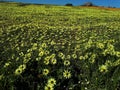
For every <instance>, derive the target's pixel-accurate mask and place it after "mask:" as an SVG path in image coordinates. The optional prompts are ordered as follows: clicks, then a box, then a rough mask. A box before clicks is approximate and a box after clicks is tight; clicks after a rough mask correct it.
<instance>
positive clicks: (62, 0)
mask: <svg viewBox="0 0 120 90" xmlns="http://www.w3.org/2000/svg"><path fill="white" fill-rule="evenodd" d="M8 1H16V2H25V3H37V4H56V5H65V4H66V3H72V4H73V5H75V6H76V5H82V4H84V3H85V2H92V3H93V4H95V5H98V6H112V7H118V8H120V0H8Z"/></svg>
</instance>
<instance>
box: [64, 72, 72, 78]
mask: <svg viewBox="0 0 120 90" xmlns="http://www.w3.org/2000/svg"><path fill="white" fill-rule="evenodd" d="M63 77H65V78H66V79H69V78H71V72H70V71H68V70H64V72H63Z"/></svg>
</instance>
